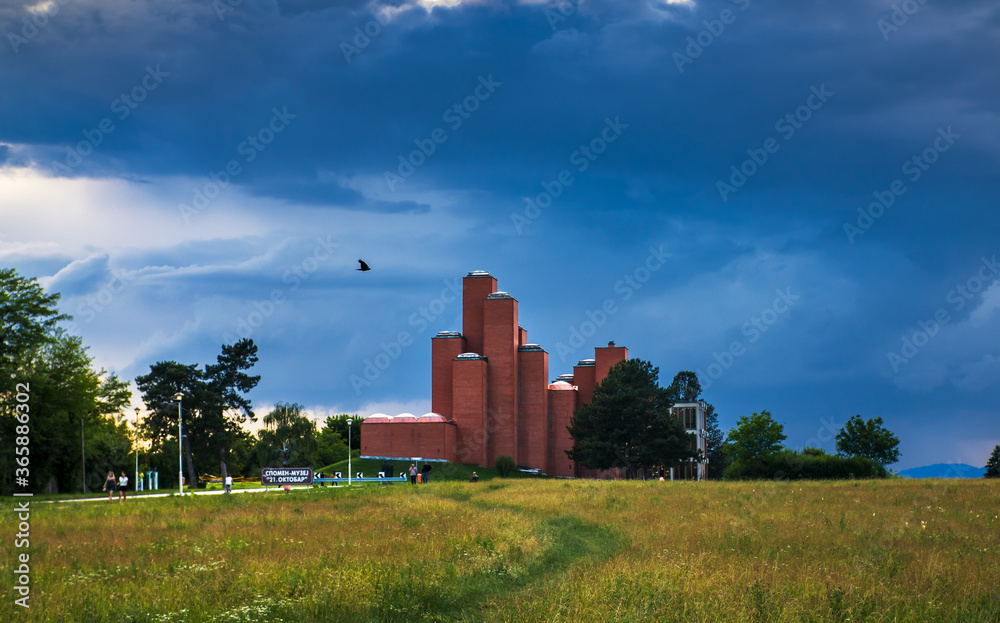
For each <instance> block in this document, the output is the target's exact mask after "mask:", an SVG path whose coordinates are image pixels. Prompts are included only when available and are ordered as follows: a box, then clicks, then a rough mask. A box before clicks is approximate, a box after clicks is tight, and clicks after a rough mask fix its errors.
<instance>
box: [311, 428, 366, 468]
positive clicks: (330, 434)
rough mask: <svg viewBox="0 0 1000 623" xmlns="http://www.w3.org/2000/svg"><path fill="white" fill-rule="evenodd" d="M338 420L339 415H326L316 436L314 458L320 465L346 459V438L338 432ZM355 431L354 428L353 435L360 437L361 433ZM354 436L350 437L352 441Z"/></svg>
mask: <svg viewBox="0 0 1000 623" xmlns="http://www.w3.org/2000/svg"><path fill="white" fill-rule="evenodd" d="M340 421H341V420H340V419H339V416H338V417H333V416H327V418H326V422H325V424H324V426H323V428H322V429H320V431H319V435H317V437H316V442H317V446H318V447H317V450H316V453H317V454H316V458H317V461H318V463H319V465H320V466H326V465H332V464H333V463H338V462H340V461H344V460H347V454H348V449H347V440H346V439H344V438H343V437H341V435H340V433H339V432H338V430H339V422H340ZM345 430H346V423H345ZM357 433H358V431H357V430H355V435H354V436H357V437H360V436H361V435H360V434H357ZM354 436H352V438H351V441H352V442H353V441H354V439H353V437H354Z"/></svg>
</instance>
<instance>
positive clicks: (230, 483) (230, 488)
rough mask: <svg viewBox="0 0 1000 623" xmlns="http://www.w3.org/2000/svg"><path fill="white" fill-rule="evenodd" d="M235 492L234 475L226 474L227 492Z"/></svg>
mask: <svg viewBox="0 0 1000 623" xmlns="http://www.w3.org/2000/svg"><path fill="white" fill-rule="evenodd" d="M232 492H233V477H232V476H230V475H229V474H226V493H232Z"/></svg>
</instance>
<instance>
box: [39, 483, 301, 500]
mask: <svg viewBox="0 0 1000 623" xmlns="http://www.w3.org/2000/svg"><path fill="white" fill-rule="evenodd" d="M303 488H307V487H293V489H292V490H293V491H295V490H298V489H303ZM268 491H284V489H282V488H281V487H270V488H265V487H257V488H254V489H233V491H232V492H233V493H266V492H268ZM134 493H135V492H134V491H133V492H130V494H129V496H128V497H127V498H126V499H125V501H126V502H127V501H129V500H143V499H146V498H165V497H169V496H171V495H180V493H179V492H177V491H167V492H165V493H142V494H140V495H133V494H134ZM225 493H226V492H225V491H224V490H222V489H218V490H213V491H194V492H192V491H190V490H188V491H185V492H184V495H224V494H225ZM113 500H114V501H115V502H117V501H118V495H117V494H116V495H115V496H114V498H113ZM101 501H104V502H107V501H108V496H106V495H105V496H101V497H95V498H67V499H65V500H37V501H36V503H39V502H45V503H49V504H52V503H55V502H101Z"/></svg>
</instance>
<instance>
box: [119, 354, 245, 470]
mask: <svg viewBox="0 0 1000 623" xmlns="http://www.w3.org/2000/svg"><path fill="white" fill-rule="evenodd" d="M256 363H257V346H256V345H255V344H254V343H253V340H248V339H243V340H240V341H239V342H237V343H235V344H232V345H224V346H223V347H222V352H221V354H219V356H218V357H217V359H216V363H215V364H210V365H208V366H206V367H205V369H204V370H201V369H199V367H198V365H197V364H180V363H177V362H176V361H159V362H157V363H155V364H153V365H152V366H150V371H149V374H146V375H142V376H139V377H137V378H136V385H137V386H138V388H139V391H141V392H142V399H143V402H144V403H145V404H146V407H147V409H148V411H149V417H147V419H146V421H145V422H144V424H143V426H144V430H145V432H146V434H147V436H148V437H149V438H150V440H151V442H152V443H153V447H154V449H156V450H163V449H165V447H166V445H167V444H169V443H170V440H171V439H172V440H174V441H173V444H174V445H176V439H177V402H176V401H175V400H174V395H175V394H177V393H178V392H180V393H181V394H183V399H182V400H181V406H182V408H183V423H184V437H185V438H186V443H185V444H184V450H185V460H186V467H187V472H188V476H187V479H188V481H189V483H191V484H192V485H193V484H196V483H197V482H198V480H197V474H198V473H204V472H206V471H213V472H214V469H215V467H213V465H214V466H217V467H219V468H220V470H221V473H222V475H223V477H225V475H226V474H227V473H228V467H227V464H226V458H227V456H228V454H229V451H230V449H231V448H232V447H233V445H234V444H235V443H236V442H237V440H238V439H239V438H240V436H241V435H242V432H241V431H242V424H243V423H245V422H247V421H251V422H252V421H256V416H255V415H254V412H253V409H252V405H251V403H250V400H249V399H248V398H246V394H247V393H248V392H249V391H250V390H251V389H253V388H254V387H255V386H256V385H257V383H258V381H259V380H260V377H259V376H251V375H249V374H247V373H246V372H244V371H245V370H248V369H250V368H251V367H253V365H254V364H256ZM196 467H197V471H196V469H195V468H196Z"/></svg>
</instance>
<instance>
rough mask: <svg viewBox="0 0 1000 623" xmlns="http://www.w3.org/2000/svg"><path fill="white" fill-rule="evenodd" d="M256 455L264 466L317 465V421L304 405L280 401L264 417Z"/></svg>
mask: <svg viewBox="0 0 1000 623" xmlns="http://www.w3.org/2000/svg"><path fill="white" fill-rule="evenodd" d="M258 439H259V441H258V443H257V458H258V460H259V461H260V465H261V466H262V467H277V466H278V465H282V466H288V467H308V466H316V451H317V449H318V444H317V443H316V424H315V422H313V421H312V420H310V419H309V418H308V417H306V416H305V414H304V413H303V411H302V405H300V404H296V403H283V402H279V403H278V404H276V405H275V406H274V409H272V410H271V412H270V413H268V414H267V415H265V416H264V428H263V429H261V431H260V432H259V433H258Z"/></svg>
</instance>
